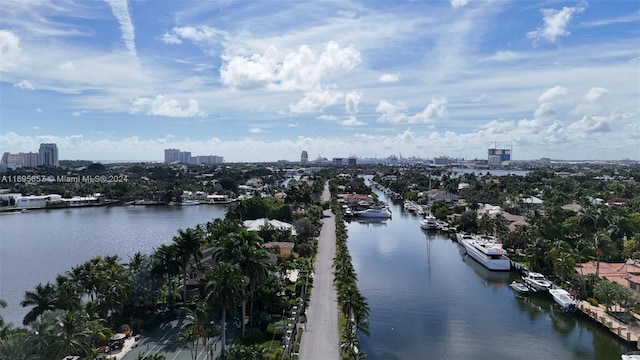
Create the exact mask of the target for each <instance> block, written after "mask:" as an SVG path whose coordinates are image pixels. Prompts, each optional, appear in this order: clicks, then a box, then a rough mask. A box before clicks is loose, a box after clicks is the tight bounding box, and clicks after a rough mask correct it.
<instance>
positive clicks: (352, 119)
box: [340, 116, 367, 126]
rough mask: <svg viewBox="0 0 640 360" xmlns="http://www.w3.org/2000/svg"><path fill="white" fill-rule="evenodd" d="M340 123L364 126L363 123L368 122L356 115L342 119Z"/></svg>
mask: <svg viewBox="0 0 640 360" xmlns="http://www.w3.org/2000/svg"><path fill="white" fill-rule="evenodd" d="M340 125H343V126H362V125H367V123H365V122H363V121H360V120H358V119H357V118H356V117H355V116H349V118H347V119H345V120H342V121H341V122H340Z"/></svg>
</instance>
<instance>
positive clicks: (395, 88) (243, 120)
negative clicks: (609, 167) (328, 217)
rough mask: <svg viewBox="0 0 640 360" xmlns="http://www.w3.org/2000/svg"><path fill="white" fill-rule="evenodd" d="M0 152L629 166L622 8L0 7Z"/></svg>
mask: <svg viewBox="0 0 640 360" xmlns="http://www.w3.org/2000/svg"><path fill="white" fill-rule="evenodd" d="M0 12H1V14H2V16H0V44H1V46H0V51H1V53H0V59H1V60H2V61H1V62H0V95H1V96H0V119H1V122H0V152H10V153H19V152H29V151H32V149H34V148H37V147H38V144H40V143H56V144H57V145H58V149H59V151H60V153H61V154H62V153H63V154H64V158H65V159H83V160H94V161H105V160H121V161H127V160H129V161H159V162H162V161H163V151H164V149H168V148H175V149H189V151H191V152H192V153H194V154H218V155H220V156H223V157H224V160H225V161H228V162H267V161H268V162H270V161H277V160H280V159H287V160H291V161H296V160H299V159H300V154H301V151H303V150H305V151H307V152H308V154H309V160H312V159H315V158H316V157H325V158H328V159H331V158H334V157H346V156H350V155H351V154H358V156H359V157H362V158H384V157H387V156H389V155H392V154H396V155H397V154H403V155H406V156H416V157H421V158H435V157H438V156H442V155H447V156H451V157H461V158H467V159H473V158H478V159H484V158H486V156H487V149H488V148H491V147H497V148H511V147H512V148H513V149H514V154H513V158H514V159H517V160H533V159H539V158H553V159H567V160H587V159H591V160H620V159H626V158H628V159H633V160H639V159H640V140H639V139H640V51H639V50H638V46H637V45H638V41H639V40H640V31H639V30H638V26H637V24H638V23H639V22H640V7H639V6H638V4H637V3H636V2H633V1H607V2H603V1H591V2H588V1H554V2H517V1H467V0H451V1H429V2H412V1H407V2H303V1H301V2H279V3H277V4H272V3H267V2H258V1H244V2H227V1H213V2H198V1H162V2H157V1H156V2H130V1H126V0H105V1H103V2H84V1H74V0H65V1H62V0H61V1H50V2H17V1H16V2H6V3H3V6H2V9H0Z"/></svg>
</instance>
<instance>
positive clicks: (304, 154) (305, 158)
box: [300, 150, 309, 165]
mask: <svg viewBox="0 0 640 360" xmlns="http://www.w3.org/2000/svg"><path fill="white" fill-rule="evenodd" d="M308 163H309V155H308V154H307V151H306V150H303V151H302V155H300V165H307V164H308Z"/></svg>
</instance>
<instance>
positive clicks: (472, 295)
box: [347, 194, 628, 360]
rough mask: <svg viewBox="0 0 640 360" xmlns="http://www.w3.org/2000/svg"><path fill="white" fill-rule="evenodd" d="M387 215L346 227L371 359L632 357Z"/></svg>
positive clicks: (414, 225)
mask: <svg viewBox="0 0 640 360" xmlns="http://www.w3.org/2000/svg"><path fill="white" fill-rule="evenodd" d="M379 195H380V197H381V198H382V199H383V198H384V195H382V194H379ZM391 209H392V211H393V218H392V219H390V220H387V221H385V222H378V223H373V222H370V223H360V222H357V221H353V222H351V223H349V224H348V227H347V228H348V232H349V250H350V252H351V255H352V257H353V261H354V266H355V268H356V271H357V272H358V286H359V288H360V290H361V291H362V293H363V295H364V296H366V297H367V298H368V300H369V305H370V307H371V315H370V316H369V321H370V331H371V337H369V338H367V337H361V345H362V348H363V350H364V351H365V352H366V353H367V358H368V359H372V360H377V359H384V360H394V359H411V360H412V359H474V360H475V359H492V360H495V359H580V360H584V359H620V354H622V353H624V352H626V351H628V348H627V346H626V345H624V344H623V343H621V342H619V341H618V340H617V339H615V338H614V337H613V336H611V335H610V334H609V333H608V332H605V331H604V330H602V329H600V328H599V327H598V326H596V325H595V324H592V323H591V322H590V321H588V320H585V319H582V318H579V317H577V316H576V315H567V314H564V313H561V312H560V311H559V308H558V307H556V306H555V305H554V304H553V302H552V300H551V299H544V298H538V297H532V298H531V299H522V298H517V297H515V296H514V293H513V292H512V290H511V289H510V288H509V286H508V284H509V282H510V280H512V279H515V278H516V277H518V275H517V274H516V273H508V272H507V273H496V272H490V271H488V270H486V269H485V268H484V267H482V266H481V265H480V264H478V263H477V262H475V261H474V260H473V259H471V258H468V257H466V255H464V250H463V249H462V247H460V246H459V245H458V244H457V243H456V242H454V241H452V240H450V239H449V238H448V237H446V235H440V234H435V233H431V234H429V233H427V232H424V231H422V230H421V229H420V227H419V217H417V216H415V215H412V214H409V213H405V212H403V210H404V209H402V207H401V206H398V205H392V206H391Z"/></svg>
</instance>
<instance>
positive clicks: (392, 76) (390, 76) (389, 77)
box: [378, 74, 400, 83]
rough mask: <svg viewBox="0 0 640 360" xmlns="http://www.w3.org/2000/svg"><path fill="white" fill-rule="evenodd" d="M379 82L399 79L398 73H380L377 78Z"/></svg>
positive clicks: (391, 81) (390, 81)
mask: <svg viewBox="0 0 640 360" xmlns="http://www.w3.org/2000/svg"><path fill="white" fill-rule="evenodd" d="M378 80H379V81H380V82H381V83H394V82H397V81H398V80H400V77H398V74H382V75H380V78H379V79H378Z"/></svg>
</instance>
